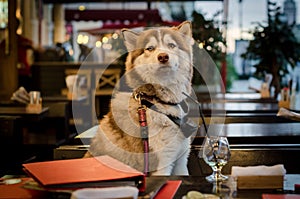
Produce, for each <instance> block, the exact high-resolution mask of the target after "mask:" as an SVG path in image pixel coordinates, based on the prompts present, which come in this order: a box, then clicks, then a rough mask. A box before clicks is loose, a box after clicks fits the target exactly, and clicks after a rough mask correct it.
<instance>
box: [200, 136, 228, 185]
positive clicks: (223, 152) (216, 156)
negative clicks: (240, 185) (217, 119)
mask: <svg viewBox="0 0 300 199" xmlns="http://www.w3.org/2000/svg"><path fill="white" fill-rule="evenodd" d="M202 155H203V159H204V161H205V162H206V163H207V164H208V165H209V166H210V167H211V168H212V170H213V173H212V174H211V175H209V176H207V177H206V180H207V181H209V182H222V181H225V180H227V179H228V176H225V175H223V174H222V173H221V170H222V168H223V166H225V165H226V164H227V162H228V161H229V159H230V147H229V142H228V140H227V137H224V136H206V137H205V140H204V146H203V154H202Z"/></svg>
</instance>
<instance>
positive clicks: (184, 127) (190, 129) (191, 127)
mask: <svg viewBox="0 0 300 199" xmlns="http://www.w3.org/2000/svg"><path fill="white" fill-rule="evenodd" d="M140 97H141V99H140V100H141V101H140V103H141V105H144V106H146V107H147V108H149V109H151V110H153V111H156V112H159V113H161V114H164V113H162V112H161V111H160V110H159V109H158V108H157V107H156V106H155V104H153V103H152V102H151V101H150V100H149V98H146V97H145V96H144V95H142V96H140ZM151 99H153V98H151ZM158 101H159V103H163V104H168V105H172V106H175V105H176V106H177V105H179V106H181V104H183V103H185V102H184V101H182V102H180V103H178V104H176V103H166V102H163V101H161V100H158ZM165 115H166V116H167V117H168V118H169V119H170V120H171V121H172V122H173V123H175V124H176V125H177V126H178V127H179V128H180V129H181V132H182V133H183V135H184V136H185V137H186V138H188V137H190V136H191V135H192V134H193V133H195V132H196V131H197V130H198V125H197V124H195V122H193V120H191V119H190V118H188V117H187V116H183V117H182V118H179V117H176V116H173V115H170V114H165Z"/></svg>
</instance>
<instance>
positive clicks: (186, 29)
mask: <svg viewBox="0 0 300 199" xmlns="http://www.w3.org/2000/svg"><path fill="white" fill-rule="evenodd" d="M177 29H178V30H179V31H180V32H181V33H182V34H184V35H186V36H189V37H192V23H191V22H190V21H184V22H182V23H181V24H179V25H178V26H177Z"/></svg>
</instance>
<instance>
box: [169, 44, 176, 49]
mask: <svg viewBox="0 0 300 199" xmlns="http://www.w3.org/2000/svg"><path fill="white" fill-rule="evenodd" d="M168 46H169V48H175V47H176V45H175V44H173V43H168Z"/></svg>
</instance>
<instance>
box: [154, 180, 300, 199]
mask: <svg viewBox="0 0 300 199" xmlns="http://www.w3.org/2000/svg"><path fill="white" fill-rule="evenodd" d="M153 178H156V177H153ZM157 178H159V177H157ZM168 179H175V180H178V179H180V180H182V184H181V186H180V187H179V189H178V190H177V192H176V195H175V197H174V199H182V196H184V195H185V194H186V193H187V192H188V191H191V190H197V191H200V192H201V193H213V192H217V193H218V194H219V195H221V196H222V198H239V199H254V198H261V195H262V193H291V192H293V191H294V184H296V183H299V181H300V175H299V174H294V175H292V174H287V175H286V176H285V179H284V187H283V190H272V189H254V190H238V189H236V186H235V182H234V181H233V180H232V179H230V180H229V181H228V182H225V183H221V184H219V185H217V186H216V185H213V184H211V183H208V182H207V181H206V180H205V176H186V177H178V176H171V177H169V178H168ZM217 188H219V190H218V191H216V189H217Z"/></svg>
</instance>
